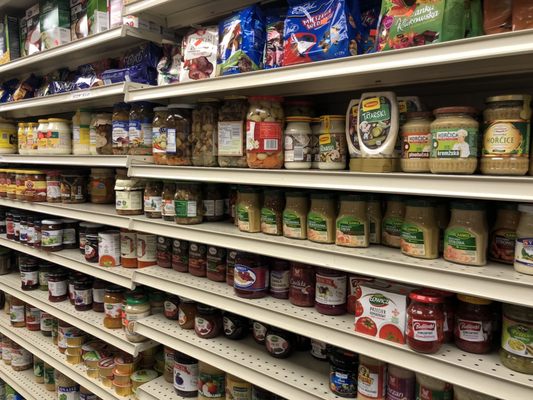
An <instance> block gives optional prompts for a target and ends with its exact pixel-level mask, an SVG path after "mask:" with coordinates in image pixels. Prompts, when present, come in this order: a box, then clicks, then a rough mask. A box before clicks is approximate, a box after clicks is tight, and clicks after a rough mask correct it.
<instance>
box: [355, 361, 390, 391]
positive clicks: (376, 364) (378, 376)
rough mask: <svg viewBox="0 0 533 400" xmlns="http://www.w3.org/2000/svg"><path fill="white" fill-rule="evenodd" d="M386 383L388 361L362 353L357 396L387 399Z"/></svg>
mask: <svg viewBox="0 0 533 400" xmlns="http://www.w3.org/2000/svg"><path fill="white" fill-rule="evenodd" d="M386 385H387V363H385V362H384V361H380V360H376V359H374V358H371V357H367V356H363V355H360V356H359V369H358V376H357V398H358V399H360V400H361V399H362V400H385V396H386Z"/></svg>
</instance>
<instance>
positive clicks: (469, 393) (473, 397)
mask: <svg viewBox="0 0 533 400" xmlns="http://www.w3.org/2000/svg"><path fill="white" fill-rule="evenodd" d="M453 400H497V399H496V397H492V396H489V395H487V394H482V393H478V392H475V391H473V390H471V389H466V388H464V387H461V386H457V385H453Z"/></svg>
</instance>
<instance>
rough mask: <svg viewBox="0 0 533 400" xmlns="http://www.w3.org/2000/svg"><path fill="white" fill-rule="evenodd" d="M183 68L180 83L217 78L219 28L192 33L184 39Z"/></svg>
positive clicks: (193, 31)
mask: <svg viewBox="0 0 533 400" xmlns="http://www.w3.org/2000/svg"><path fill="white" fill-rule="evenodd" d="M182 49H183V66H182V68H181V73H180V82H189V81H197V80H199V79H206V78H212V77H214V76H215V65H216V63H217V51H218V28H217V27H216V26H208V27H205V28H197V29H193V30H192V31H190V32H189V33H188V34H187V36H185V37H184V38H183V45H182Z"/></svg>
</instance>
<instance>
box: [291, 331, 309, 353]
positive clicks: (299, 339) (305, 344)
mask: <svg viewBox="0 0 533 400" xmlns="http://www.w3.org/2000/svg"><path fill="white" fill-rule="evenodd" d="M294 349H295V350H296V351H309V350H311V339H309V338H308V337H306V336H302V335H296V341H295V342H294Z"/></svg>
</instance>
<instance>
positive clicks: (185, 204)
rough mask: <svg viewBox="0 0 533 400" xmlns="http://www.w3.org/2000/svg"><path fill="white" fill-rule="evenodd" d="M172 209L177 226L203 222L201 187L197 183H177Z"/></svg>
mask: <svg viewBox="0 0 533 400" xmlns="http://www.w3.org/2000/svg"><path fill="white" fill-rule="evenodd" d="M174 207H175V211H176V218H175V221H176V223H177V224H181V225H191V224H200V223H201V222H202V220H203V199H202V186H201V185H200V184H199V183H191V182H177V183H176V193H175V195H174Z"/></svg>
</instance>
